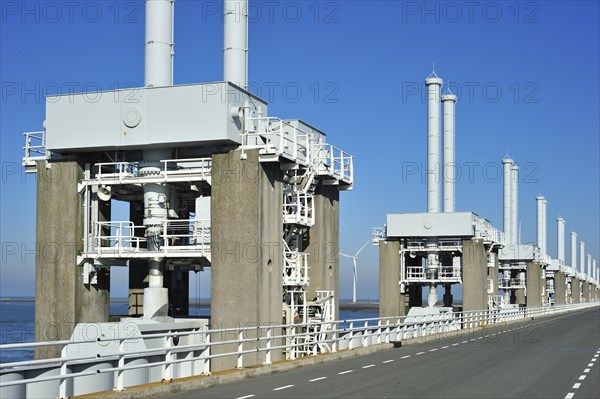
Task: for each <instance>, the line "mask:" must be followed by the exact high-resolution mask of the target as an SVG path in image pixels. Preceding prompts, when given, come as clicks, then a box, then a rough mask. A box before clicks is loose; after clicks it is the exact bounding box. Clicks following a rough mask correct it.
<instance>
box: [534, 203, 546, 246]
mask: <svg viewBox="0 0 600 399" xmlns="http://www.w3.org/2000/svg"><path fill="white" fill-rule="evenodd" d="M535 204H536V208H537V246H538V248H539V249H540V253H541V254H542V255H545V254H544V197H543V196H542V195H541V194H538V196H537V197H535Z"/></svg>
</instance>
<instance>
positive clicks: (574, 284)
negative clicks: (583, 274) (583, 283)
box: [571, 277, 580, 303]
mask: <svg viewBox="0 0 600 399" xmlns="http://www.w3.org/2000/svg"><path fill="white" fill-rule="evenodd" d="M571 297H572V298H573V301H572V302H573V303H579V302H580V298H579V297H580V287H579V279H578V278H577V277H572V278H571Z"/></svg>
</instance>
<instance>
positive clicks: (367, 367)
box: [362, 364, 375, 369]
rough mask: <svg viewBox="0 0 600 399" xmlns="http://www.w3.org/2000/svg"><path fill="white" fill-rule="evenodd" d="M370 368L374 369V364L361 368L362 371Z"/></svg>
mask: <svg viewBox="0 0 600 399" xmlns="http://www.w3.org/2000/svg"><path fill="white" fill-rule="evenodd" d="M371 367H375V365H374V364H368V365H366V366H363V367H362V368H363V369H370V368H371Z"/></svg>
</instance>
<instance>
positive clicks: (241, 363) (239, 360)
mask: <svg viewBox="0 0 600 399" xmlns="http://www.w3.org/2000/svg"><path fill="white" fill-rule="evenodd" d="M243 340H244V330H240V333H239V334H238V347H237V351H238V355H237V366H236V368H237V369H243V368H244V354H243V353H242V351H243V350H244V341H243Z"/></svg>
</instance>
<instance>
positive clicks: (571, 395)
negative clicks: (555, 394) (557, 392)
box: [565, 392, 575, 399]
mask: <svg viewBox="0 0 600 399" xmlns="http://www.w3.org/2000/svg"><path fill="white" fill-rule="evenodd" d="M573 396H575V394H574V393H573V392H569V393H568V394H567V396H565V399H571V398H572V397H573Z"/></svg>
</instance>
